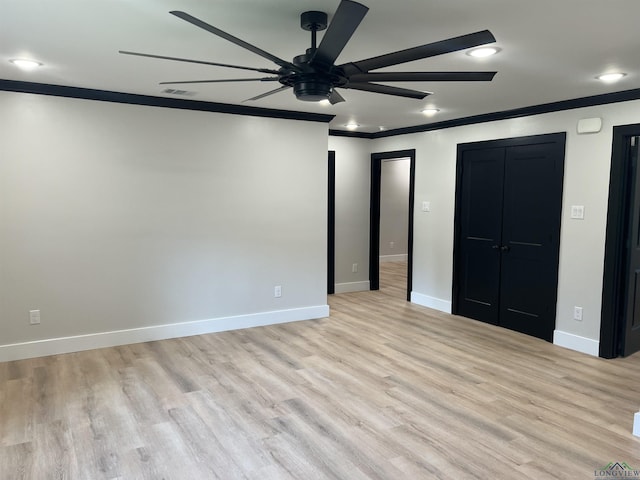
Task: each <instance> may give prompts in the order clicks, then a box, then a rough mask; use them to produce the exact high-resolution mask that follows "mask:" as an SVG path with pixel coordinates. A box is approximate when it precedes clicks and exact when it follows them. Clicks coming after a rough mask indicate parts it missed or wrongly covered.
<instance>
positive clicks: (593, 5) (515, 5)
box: [0, 0, 640, 132]
mask: <svg viewBox="0 0 640 480" xmlns="http://www.w3.org/2000/svg"><path fill="white" fill-rule="evenodd" d="M361 3H363V4H365V5H366V6H368V7H369V8H370V10H369V13H368V14H367V16H366V17H365V19H364V20H363V22H362V23H361V25H360V27H359V28H358V30H357V31H356V33H355V34H354V35H353V37H352V38H351V41H350V42H349V44H348V45H347V47H346V48H345V49H344V50H343V52H342V54H341V55H340V57H339V58H338V61H337V63H338V64H339V63H346V62H350V61H356V60H361V59H365V58H369V57H372V56H377V55H381V54H385V53H389V52H392V51H396V50H402V49H406V48H410V47H414V46H418V45H422V44H426V43H431V42H435V41H439V40H443V39H446V38H451V37H455V36H459V35H463V34H467V33H472V32H476V31H479V30H484V29H489V30H491V32H492V33H493V34H494V36H495V37H496V39H497V42H496V44H495V45H496V46H498V47H500V48H501V49H502V51H501V52H500V53H499V54H498V55H496V56H494V57H490V58H487V59H476V58H473V57H470V56H468V55H466V54H465V52H456V53H450V54H447V55H442V56H438V57H433V58H429V59H425V60H420V61H416V62H411V63H408V64H404V65H398V66H395V67H390V68H387V69H386V70H389V71H447V70H451V71H459V70H470V71H474V70H482V71H484V70H496V71H498V74H497V75H496V77H495V78H494V80H493V81H492V82H443V83H434V82H416V83H400V82H396V83H393V84H392V85H397V86H401V87H407V88H412V89H418V90H424V91H430V92H434V94H433V95H431V96H429V97H427V98H425V99H424V100H413V99H406V98H398V97H391V96H387V95H380V94H374V93H367V92H359V91H354V90H340V93H341V94H342V96H343V97H344V98H345V99H346V100H347V101H346V103H341V104H337V105H334V106H323V105H319V104H315V103H308V102H301V101H298V100H296V98H295V96H294V95H293V92H292V91H285V92H281V93H278V94H275V95H271V96H269V97H267V98H264V99H262V100H259V101H255V102H248V103H244V104H243V103H242V101H243V100H245V99H247V98H250V97H253V96H255V95H258V94H260V93H263V92H266V91H268V90H271V89H273V88H275V87H276V86H277V84H274V83H260V82H255V83H246V82H245V83H235V84H204V85H203V84H198V85H186V86H176V88H182V89H187V90H190V91H194V92H195V94H194V95H193V96H191V97H188V98H190V99H193V100H201V101H211V102H222V103H231V104H243V105H251V106H256V107H265V108H275V109H283V110H296V111H304V112H316V113H326V114H331V115H336V117H335V119H334V120H333V121H332V123H331V125H330V128H332V129H339V130H344V124H346V123H347V122H349V121H356V122H357V123H358V124H360V125H361V127H360V129H359V130H360V131H363V132H376V131H378V130H379V128H380V127H381V126H382V127H385V128H387V129H393V128H401V127H408V126H414V125H422V124H428V123H431V122H440V121H445V120H452V119H459V118H464V117H469V116H473V115H481V114H486V113H492V112H499V111H504V110H510V109H515V108H521V107H528V106H533V105H539V104H543V103H550V102H556V101H561V100H568V99H574V98H580V97H585V96H591V95H599V94H606V93H611V92H616V91H622V90H630V89H636V88H640V35H639V34H638V21H639V19H640V1H639V0H535V1H533V0H395V1H389V0H361ZM338 4H339V0H295V1H294V0H209V1H202V0H0V5H1V6H2V15H0V79H5V80H20V81H28V82H38V83H47V84H55V85H67V86H75V87H85V88H92V89H100V90H110V91H117V92H126V93H135V94H145V95H153V96H169V97H171V95H166V94H163V93H161V92H162V90H163V89H165V88H167V86H163V85H158V82H160V81H171V80H199V79H220V78H244V77H255V76H262V74H254V73H252V72H244V71H240V70H231V69H225V68H221V67H213V66H206V65H195V64H187V63H182V62H171V61H166V60H157V59H147V58H139V57H132V56H126V55H121V54H119V53H118V50H131V51H137V52H143V53H151V54H159V55H166V56H175V57H186V58H191V59H197V60H206V61H213V62H220V63H230V64H236V65H246V66H251V67H258V68H277V67H276V66H275V65H273V64H270V63H269V61H267V60H265V59H263V58H262V57H260V56H257V55H255V54H253V53H251V52H248V51H246V50H243V49H242V48H240V47H238V46H236V45H234V44H232V43H229V42H227V41H225V40H223V39H221V38H218V37H216V36H214V35H212V34H210V33H208V32H206V31H204V30H201V29H199V28H197V27H195V26H193V25H191V24H189V23H187V22H185V21H184V20H181V19H179V18H176V17H174V16H173V15H170V14H169V13H168V12H169V11H171V10H183V11H185V12H188V13H190V14H191V15H193V16H196V17H198V18H200V19H202V20H204V21H205V22H207V23H210V24H212V25H215V26H216V27H218V28H220V29H222V30H225V31H227V32H229V33H231V34H233V35H235V36H236V37H239V38H241V39H243V40H245V41H247V42H249V43H252V44H254V45H256V46H258V47H260V48H262V49H263V50H266V51H268V52H270V53H272V54H274V55H276V56H278V57H281V58H284V59H285V60H291V59H292V58H293V57H294V56H296V55H300V54H302V53H304V51H305V49H306V48H308V47H309V46H310V34H309V33H308V32H305V31H303V30H302V29H301V28H300V26H299V15H300V13H302V12H304V11H307V10H321V11H325V12H327V13H329V19H331V15H332V13H333V12H334V11H335V9H336V8H337V7H338ZM320 35H321V34H320ZM16 57H29V58H34V59H37V60H39V61H41V62H43V63H44V66H42V67H40V68H39V69H37V70H35V71H31V72H24V71H21V70H19V69H18V68H16V67H15V66H14V65H13V64H11V63H9V59H11V58H16ZM612 70H621V71H624V72H626V73H627V74H628V75H627V76H626V77H625V78H624V79H623V80H622V81H620V82H618V83H616V84H604V83H602V82H600V81H598V80H596V79H595V76H596V75H598V74H600V73H603V72H607V71H612ZM381 71H383V70H381ZM426 106H435V107H437V108H439V109H440V110H441V111H440V113H439V114H438V115H437V116H434V117H425V116H424V115H422V114H421V113H420V110H421V109H422V108H424V107H426Z"/></svg>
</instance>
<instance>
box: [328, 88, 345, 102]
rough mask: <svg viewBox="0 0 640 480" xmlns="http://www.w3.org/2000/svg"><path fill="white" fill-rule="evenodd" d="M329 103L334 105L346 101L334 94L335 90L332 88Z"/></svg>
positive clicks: (336, 93)
mask: <svg viewBox="0 0 640 480" xmlns="http://www.w3.org/2000/svg"><path fill="white" fill-rule="evenodd" d="M329 102H330V103H331V105H335V104H336V103H341V102H346V100H345V99H344V98H342V95H340V94H339V93H338V92H336V89H335V88H334V89H333V90H331V95H330V96H329Z"/></svg>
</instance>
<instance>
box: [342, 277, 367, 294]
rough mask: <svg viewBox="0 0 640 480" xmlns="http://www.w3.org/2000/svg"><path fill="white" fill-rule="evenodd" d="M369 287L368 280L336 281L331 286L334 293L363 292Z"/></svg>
mask: <svg viewBox="0 0 640 480" xmlns="http://www.w3.org/2000/svg"><path fill="white" fill-rule="evenodd" d="M370 289H371V287H370V285H369V280H367V281H366V282H348V283H336V284H335V285H334V287H333V290H334V292H335V293H350V292H365V291H367V290H370Z"/></svg>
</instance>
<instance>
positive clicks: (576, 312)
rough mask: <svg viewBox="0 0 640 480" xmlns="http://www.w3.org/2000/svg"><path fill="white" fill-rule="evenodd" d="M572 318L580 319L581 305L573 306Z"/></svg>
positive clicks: (579, 320)
mask: <svg viewBox="0 0 640 480" xmlns="http://www.w3.org/2000/svg"><path fill="white" fill-rule="evenodd" d="M573 319H574V320H577V321H578V322H581V321H582V307H573Z"/></svg>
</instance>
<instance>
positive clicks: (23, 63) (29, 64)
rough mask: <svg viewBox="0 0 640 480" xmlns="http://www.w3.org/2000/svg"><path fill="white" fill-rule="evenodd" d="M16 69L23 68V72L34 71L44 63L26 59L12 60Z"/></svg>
mask: <svg viewBox="0 0 640 480" xmlns="http://www.w3.org/2000/svg"><path fill="white" fill-rule="evenodd" d="M9 61H10V62H11V63H13V64H14V65H15V66H16V67H19V68H22V69H23V70H33V69H34V68H38V67H41V66H42V63H40V62H38V61H36V60H29V59H26V58H12V59H11V60H9Z"/></svg>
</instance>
